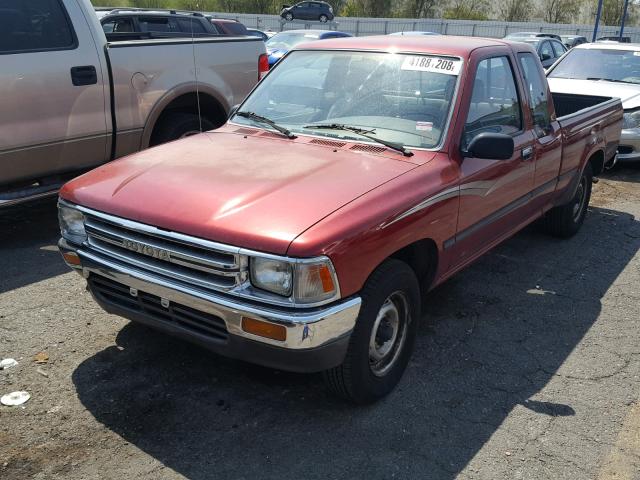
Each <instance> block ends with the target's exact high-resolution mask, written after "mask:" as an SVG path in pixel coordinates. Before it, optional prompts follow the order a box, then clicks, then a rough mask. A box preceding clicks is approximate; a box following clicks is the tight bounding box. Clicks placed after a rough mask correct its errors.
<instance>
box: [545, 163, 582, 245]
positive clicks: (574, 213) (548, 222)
mask: <svg viewBox="0 0 640 480" xmlns="http://www.w3.org/2000/svg"><path fill="white" fill-rule="evenodd" d="M592 185H593V170H592V169H591V164H589V163H587V166H586V167H585V169H584V171H583V172H582V175H581V177H580V183H579V184H578V188H577V189H576V193H575V195H574V196H573V198H572V199H571V201H570V202H568V203H566V204H564V205H560V206H558V207H555V208H552V209H551V210H549V211H548V212H547V213H546V214H545V216H544V217H543V218H542V225H543V227H544V229H545V230H546V231H547V233H549V234H551V235H553V236H554V237H559V238H569V237H572V236H574V235H575V234H576V233H578V230H580V227H581V226H582V224H583V223H584V218H585V216H586V215H587V208H588V207H589V200H590V199H591V187H592Z"/></svg>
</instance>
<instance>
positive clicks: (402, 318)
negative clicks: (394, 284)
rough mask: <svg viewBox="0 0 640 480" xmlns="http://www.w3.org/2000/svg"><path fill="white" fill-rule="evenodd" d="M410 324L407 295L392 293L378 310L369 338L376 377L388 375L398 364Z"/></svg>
mask: <svg viewBox="0 0 640 480" xmlns="http://www.w3.org/2000/svg"><path fill="white" fill-rule="evenodd" d="M409 322H410V317H409V302H408V301H407V297H406V295H405V294H404V293H403V292H400V291H397V292H394V293H392V294H391V295H389V296H388V297H387V299H386V300H385V301H384V302H383V303H382V306H381V307H380V310H378V314H377V315H376V319H375V321H374V323H373V328H372V329H371V336H370V338H369V368H370V369H371V372H372V373H373V374H374V375H375V376H377V377H382V376H384V375H386V374H387V372H389V370H391V368H393V366H394V365H395V363H396V362H397V360H398V358H399V357H400V353H401V352H402V347H403V346H404V343H405V341H406V337H407V326H408V324H409Z"/></svg>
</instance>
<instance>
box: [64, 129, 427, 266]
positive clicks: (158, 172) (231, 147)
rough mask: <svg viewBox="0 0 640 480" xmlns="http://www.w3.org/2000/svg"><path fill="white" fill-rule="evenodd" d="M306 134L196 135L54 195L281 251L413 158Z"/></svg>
mask: <svg viewBox="0 0 640 480" xmlns="http://www.w3.org/2000/svg"><path fill="white" fill-rule="evenodd" d="M262 135H265V134H264V133H263V134H262ZM268 135H272V134H268ZM308 141H309V138H299V139H298V140H288V139H286V138H284V137H282V138H280V137H274V136H273V135H272V136H271V137H264V136H260V135H246V136H245V135H240V134H237V133H228V132H209V133H205V134H201V135H195V136H193V137H189V138H186V139H184V140H179V141H176V142H172V143H169V144H165V145H162V146H160V147H156V148H152V149H149V150H146V151H144V152H139V153H136V154H134V155H131V156H129V157H126V158H124V159H121V160H117V161H115V162H111V163H109V164H106V165H104V166H101V167H99V168H97V169H95V170H93V171H91V172H89V173H86V174H84V175H82V176H80V177H78V178H76V179H74V180H72V181H71V182H69V183H68V184H66V185H65V186H64V187H63V189H62V190H61V192H60V195H61V197H62V198H64V199H66V200H68V201H70V202H73V203H77V204H79V205H82V206H85V207H89V208H92V209H95V210H99V211H102V212H106V213H110V214H112V215H116V216H120V217H123V218H127V219H130V220H135V221H138V222H142V223H146V224H149V225H153V226H157V227H160V228H163V229H168V230H170V231H176V232H181V233H185V234H188V235H193V236H196V237H200V238H205V239H208V240H213V241H217V242H221V243H226V244H229V245H234V246H238V247H244V248H250V249H254V250H260V251H265V252H271V253H276V254H285V253H286V251H287V249H288V247H289V244H290V243H291V242H292V241H293V240H294V239H295V238H296V237H297V236H298V235H300V234H301V233H302V232H303V231H305V230H306V229H308V228H309V227H311V226H312V225H314V224H315V223H317V222H318V221H320V220H321V219H323V218H324V217H326V216H327V215H330V214H331V213H332V212H334V211H335V210H337V209H339V208H340V207H342V206H343V205H345V204H347V203H349V202H351V201H352V200H354V199H355V198H357V197H359V196H361V195H363V194H365V193H366V192H368V191H370V190H372V189H374V188H376V187H378V186H379V185H381V184H383V183H385V182H387V181H389V180H391V179H393V178H395V177H397V176H398V175H401V174H403V173H405V172H407V171H409V170H411V169H413V168H415V166H416V165H415V164H413V163H411V162H408V161H404V160H402V159H403V157H402V156H399V155H398V159H394V158H391V156H382V155H373V154H363V153H359V152H353V151H347V150H345V149H336V148H330V147H326V146H319V145H311V144H308V143H307V142H308ZM390 155H394V156H395V155H396V154H395V153H393V154H390Z"/></svg>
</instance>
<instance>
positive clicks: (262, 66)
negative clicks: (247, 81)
mask: <svg viewBox="0 0 640 480" xmlns="http://www.w3.org/2000/svg"><path fill="white" fill-rule="evenodd" d="M268 72H269V57H268V56H267V54H266V53H263V54H262V55H260V57H259V58H258V80H262V78H263V77H264V76H265V75H266V74H267V73H268Z"/></svg>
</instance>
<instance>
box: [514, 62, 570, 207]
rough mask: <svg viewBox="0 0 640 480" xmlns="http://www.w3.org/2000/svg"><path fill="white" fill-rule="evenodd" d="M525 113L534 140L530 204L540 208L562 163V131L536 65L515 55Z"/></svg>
mask: <svg viewBox="0 0 640 480" xmlns="http://www.w3.org/2000/svg"><path fill="white" fill-rule="evenodd" d="M518 62H519V65H520V70H521V72H522V76H523V80H524V86H525V90H526V95H527V97H528V103H529V112H530V116H531V121H532V123H533V132H534V136H535V144H534V147H535V161H534V165H535V177H534V182H533V187H534V190H533V192H532V197H533V198H532V203H533V207H534V208H543V207H544V205H546V204H547V203H548V202H549V200H550V199H551V196H552V195H553V192H554V190H555V187H556V180H557V178H558V175H559V173H560V164H561V163H562V135H561V134H562V131H561V129H560V124H559V123H558V122H557V121H556V118H555V110H554V108H553V102H552V100H551V93H550V92H549V85H548V83H547V79H546V78H545V76H544V72H543V70H542V68H541V67H540V62H538V60H537V59H536V58H535V56H534V55H533V54H531V53H519V54H518Z"/></svg>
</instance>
